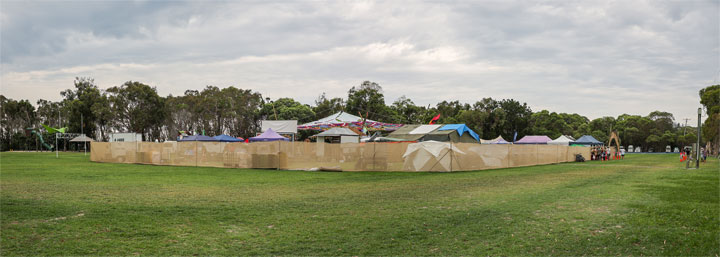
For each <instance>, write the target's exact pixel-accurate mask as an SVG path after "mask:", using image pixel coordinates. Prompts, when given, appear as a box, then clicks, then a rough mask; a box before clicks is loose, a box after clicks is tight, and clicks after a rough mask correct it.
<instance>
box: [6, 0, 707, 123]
mask: <svg viewBox="0 0 720 257" xmlns="http://www.w3.org/2000/svg"><path fill="white" fill-rule="evenodd" d="M2 5H3V6H2V7H3V8H0V9H1V10H2V11H0V17H1V20H2V25H1V26H2V39H1V40H2V42H1V43H2V44H1V45H2V51H1V56H2V58H0V61H1V63H2V64H1V65H2V66H1V68H2V71H1V74H2V79H0V83H1V86H2V88H1V90H2V94H4V95H6V96H8V97H11V98H23V99H30V100H31V101H33V102H34V100H36V99H39V98H43V99H51V100H57V99H59V98H60V95H59V92H60V91H62V90H64V89H67V88H70V87H71V86H72V81H73V79H74V77H77V76H90V77H93V78H95V80H96V82H98V83H99V84H100V86H101V87H104V88H106V87H110V86H116V85H120V84H121V83H123V82H125V81H128V80H133V81H141V82H144V83H147V84H150V85H152V86H156V87H157V88H158V90H159V92H160V93H161V94H173V95H177V94H182V93H183V92H184V91H185V90H187V89H198V90H199V89H202V88H203V87H204V86H206V85H216V86H221V87H223V86H230V85H233V86H236V87H242V88H250V89H253V90H256V91H259V92H261V93H263V94H265V95H268V96H270V97H273V98H278V97H293V98H295V99H297V100H300V101H301V102H304V103H308V104H310V103H312V101H313V100H314V99H315V98H316V97H317V96H318V95H319V94H321V93H322V92H327V93H328V94H329V95H330V96H333V97H346V94H347V90H348V89H349V88H350V87H352V86H355V85H358V84H360V83H361V82H362V81H363V80H372V81H375V82H378V83H380V84H381V85H382V86H383V88H384V89H385V93H386V100H387V101H388V102H392V101H393V100H395V99H396V98H398V97H400V96H402V95H405V96H407V97H409V98H410V99H412V100H413V101H415V102H416V103H417V104H419V105H427V104H433V105H434V104H435V103H437V102H440V101H442V100H461V101H464V102H474V101H476V100H479V99H481V98H483V97H493V98H499V99H502V98H514V99H517V100H519V101H522V102H527V103H528V104H530V105H531V106H532V107H533V108H534V109H535V110H539V109H540V108H549V109H550V110H551V111H558V112H576V113H579V114H582V115H587V116H589V117H591V118H594V117H600V116H617V115H619V114H622V113H632V114H643V115H645V114H647V113H649V112H650V111H653V110H665V111H670V112H672V113H674V114H675V115H676V118H677V119H680V118H684V117H691V116H692V114H693V113H694V109H695V108H696V106H697V105H699V104H698V96H697V90H699V89H700V88H702V87H705V86H708V85H710V83H712V82H713V81H712V79H713V78H716V77H717V75H716V73H717V71H718V70H719V69H720V67H718V66H719V65H720V64H718V44H719V43H718V26H719V25H718V3H717V2H713V1H707V2H703V1H693V2H683V3H682V4H678V3H674V2H653V1H650V2H648V1H631V2H628V1H621V2H606V1H598V2H590V1H583V2H564V1H561V2H544V3H536V4H528V3H526V2H522V3H517V2H506V1H501V2H482V3H471V2H458V3H450V4H444V3H428V2H374V1H360V2H345V3H323V2H299V3H269V4H265V3H237V2H230V3H217V2H214V3H212V4H202V5H200V4H195V3H183V2H135V3H124V2H108V3H105V2H92V3H88V2H77V3H74V2H69V3H67V4H63V5H57V4H39V3H27V4H24V3H20V2H11V3H10V4H8V3H6V2H3V3H2ZM29 7H32V8H29ZM716 83H718V82H716Z"/></svg>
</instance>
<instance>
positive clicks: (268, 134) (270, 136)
mask: <svg viewBox="0 0 720 257" xmlns="http://www.w3.org/2000/svg"><path fill="white" fill-rule="evenodd" d="M249 140H250V142H270V141H280V140H282V141H290V139H288V138H287V137H284V136H281V135H280V134H278V133H277V132H275V131H273V130H272V129H268V130H267V131H265V132H263V133H262V134H260V135H259V136H256V137H251V138H249Z"/></svg>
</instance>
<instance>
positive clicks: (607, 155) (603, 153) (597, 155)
mask: <svg viewBox="0 0 720 257" xmlns="http://www.w3.org/2000/svg"><path fill="white" fill-rule="evenodd" d="M613 159H625V151H617V152H615V153H612V151H610V147H607V146H593V147H592V148H591V149H590V160H593V161H597V160H600V161H609V160H613Z"/></svg>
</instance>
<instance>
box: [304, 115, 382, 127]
mask: <svg viewBox="0 0 720 257" xmlns="http://www.w3.org/2000/svg"><path fill="white" fill-rule="evenodd" d="M358 121H363V119H362V118H360V117H358V116H355V115H352V114H349V113H347V112H338V113H335V114H333V115H330V116H327V117H325V118H322V119H319V120H316V121H313V122H308V123H305V124H302V125H300V126H312V125H323V124H332V123H351V122H358ZM365 122H368V123H370V122H376V121H374V120H365Z"/></svg>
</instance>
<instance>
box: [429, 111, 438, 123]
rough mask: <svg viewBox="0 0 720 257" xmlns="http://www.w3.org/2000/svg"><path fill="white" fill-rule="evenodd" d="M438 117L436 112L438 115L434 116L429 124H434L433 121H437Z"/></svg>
mask: <svg viewBox="0 0 720 257" xmlns="http://www.w3.org/2000/svg"><path fill="white" fill-rule="evenodd" d="M439 119H440V114H439V113H438V115H437V116H435V118H432V120H430V125H432V124H435V122H436V121H438V120H439Z"/></svg>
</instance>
